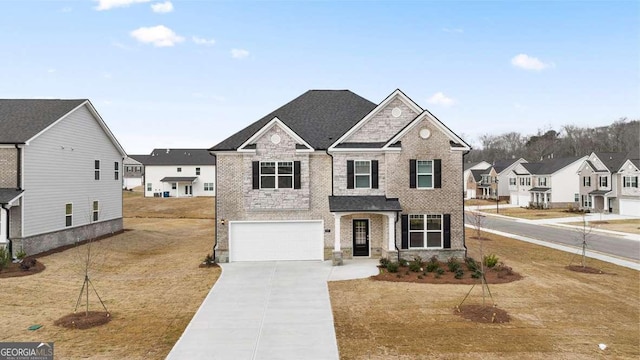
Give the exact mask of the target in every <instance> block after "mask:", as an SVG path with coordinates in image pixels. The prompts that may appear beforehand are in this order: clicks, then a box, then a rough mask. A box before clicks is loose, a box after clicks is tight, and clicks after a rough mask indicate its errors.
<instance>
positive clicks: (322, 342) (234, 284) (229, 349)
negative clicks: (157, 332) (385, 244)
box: [167, 260, 378, 360]
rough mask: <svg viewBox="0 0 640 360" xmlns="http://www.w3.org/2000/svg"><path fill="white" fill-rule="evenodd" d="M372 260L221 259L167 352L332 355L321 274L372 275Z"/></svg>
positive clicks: (187, 355) (175, 355)
mask: <svg viewBox="0 0 640 360" xmlns="http://www.w3.org/2000/svg"><path fill="white" fill-rule="evenodd" d="M376 265H377V261H375V260H353V261H346V262H345V265H344V266H339V267H333V266H331V263H330V262H321V261H277V262H246V263H230V264H222V270H223V271H222V275H221V276H220V278H219V279H218V281H217V282H216V284H215V286H214V287H213V288H212V289H211V291H210V292H209V294H208V295H207V297H206V298H205V300H204V302H203V303H202V305H201V306H200V309H198V311H197V312H196V314H195V315H194V317H193V319H192V320H191V322H190V323H189V325H188V326H187V328H186V329H185V332H184V333H183V334H182V336H181V337H180V339H179V340H178V342H177V343H176V345H175V346H174V347H173V349H172V350H171V352H170V353H169V355H168V356H167V359H240V360H241V359H322V360H329V359H338V346H337V343H336V335H335V330H334V327H333V314H332V311H331V302H330V301H329V291H328V288H327V281H328V280H346V279H353V278H364V277H368V276H371V275H374V274H377V272H378V269H377V268H376Z"/></svg>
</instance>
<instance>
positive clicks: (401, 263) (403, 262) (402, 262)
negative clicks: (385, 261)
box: [398, 258, 409, 267]
mask: <svg viewBox="0 0 640 360" xmlns="http://www.w3.org/2000/svg"><path fill="white" fill-rule="evenodd" d="M398 263H400V266H402V267H406V266H407V264H408V263H409V262H408V261H407V260H405V259H402V258H400V260H398Z"/></svg>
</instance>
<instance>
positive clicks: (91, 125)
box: [22, 106, 123, 237]
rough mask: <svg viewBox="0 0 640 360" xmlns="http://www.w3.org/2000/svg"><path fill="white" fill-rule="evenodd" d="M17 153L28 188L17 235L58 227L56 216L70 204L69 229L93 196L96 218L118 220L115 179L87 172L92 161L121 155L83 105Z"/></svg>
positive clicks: (83, 217) (86, 217) (87, 215)
mask: <svg viewBox="0 0 640 360" xmlns="http://www.w3.org/2000/svg"><path fill="white" fill-rule="evenodd" d="M23 154H24V156H23V171H24V176H23V181H24V188H25V189H28V190H27V191H25V192H24V195H23V200H24V208H23V211H24V212H23V215H24V216H23V223H22V224H23V234H22V236H25V237H26V236H33V235H38V234H43V233H48V232H52V231H57V230H62V229H64V228H65V222H64V221H61V219H60V216H61V213H62V214H64V212H63V211H64V209H65V204H68V203H73V226H74V227H75V226H81V225H85V224H88V223H90V220H91V217H92V200H93V199H101V201H100V206H101V209H100V210H101V211H100V217H101V220H113V219H118V218H122V184H121V182H120V181H103V180H101V181H96V180H95V174H94V173H93V172H91V170H94V171H95V160H98V159H99V160H100V162H101V164H112V163H114V162H116V161H117V162H121V161H122V156H123V155H122V154H121V153H120V152H119V151H118V148H117V147H116V146H115V145H114V144H113V143H112V142H111V140H110V139H109V137H108V136H107V134H106V133H105V132H104V130H103V128H102V127H100V125H99V123H98V121H97V120H96V119H95V118H94V117H93V115H92V114H91V113H90V111H89V110H88V109H87V108H86V107H84V106H83V107H80V108H78V109H77V110H75V111H74V112H72V113H71V114H69V115H68V116H67V117H66V118H64V119H62V120H61V121H59V122H58V123H56V124H55V125H54V126H52V127H51V128H49V129H48V130H46V131H45V132H43V133H42V134H41V135H40V136H38V137H36V138H35V139H33V140H32V141H31V142H30V143H29V144H28V145H26V146H25V147H24V153H23ZM92 167H93V168H94V169H91V168H92ZM52 180H55V181H52Z"/></svg>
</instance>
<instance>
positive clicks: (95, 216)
mask: <svg viewBox="0 0 640 360" xmlns="http://www.w3.org/2000/svg"><path fill="white" fill-rule="evenodd" d="M99 216H100V203H99V202H98V201H94V202H93V207H92V219H93V221H94V222H96V221H98V217H99Z"/></svg>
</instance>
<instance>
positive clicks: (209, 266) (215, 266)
mask: <svg viewBox="0 0 640 360" xmlns="http://www.w3.org/2000/svg"><path fill="white" fill-rule="evenodd" d="M198 267H199V268H219V267H220V265H218V264H217V263H213V264H204V263H201V264H200V265H198Z"/></svg>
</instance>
